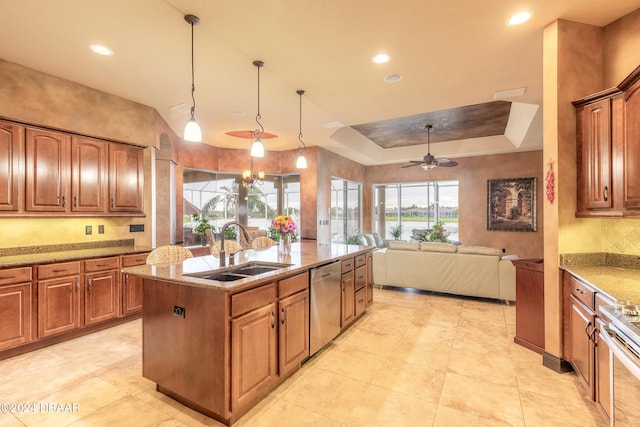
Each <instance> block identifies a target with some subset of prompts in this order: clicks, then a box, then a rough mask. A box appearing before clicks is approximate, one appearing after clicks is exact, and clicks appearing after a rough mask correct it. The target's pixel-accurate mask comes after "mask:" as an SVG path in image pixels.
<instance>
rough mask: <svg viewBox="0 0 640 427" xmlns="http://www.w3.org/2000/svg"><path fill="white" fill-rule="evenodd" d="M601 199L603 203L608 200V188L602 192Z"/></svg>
mask: <svg viewBox="0 0 640 427" xmlns="http://www.w3.org/2000/svg"><path fill="white" fill-rule="evenodd" d="M602 197H603V198H604V201H605V202H606V201H608V200H609V187H607V186H605V187H604V190H602Z"/></svg>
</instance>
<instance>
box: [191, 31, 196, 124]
mask: <svg viewBox="0 0 640 427" xmlns="http://www.w3.org/2000/svg"><path fill="white" fill-rule="evenodd" d="M194 68H195V67H194V61H193V21H191V101H192V102H193V105H192V106H191V115H192V116H193V115H194V113H195V110H196V97H195V94H194V93H195V91H196V84H195V72H194Z"/></svg>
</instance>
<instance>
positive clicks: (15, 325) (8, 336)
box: [0, 283, 31, 350]
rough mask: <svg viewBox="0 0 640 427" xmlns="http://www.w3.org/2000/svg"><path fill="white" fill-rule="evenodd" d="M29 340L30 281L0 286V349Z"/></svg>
mask: <svg viewBox="0 0 640 427" xmlns="http://www.w3.org/2000/svg"><path fill="white" fill-rule="evenodd" d="M30 341H31V283H19V284H15V285H6V286H0V350H5V349H8V348H11V347H15V346H18V345H21V344H25V343H28V342H30Z"/></svg>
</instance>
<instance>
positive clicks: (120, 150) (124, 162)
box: [109, 143, 144, 212]
mask: <svg viewBox="0 0 640 427" xmlns="http://www.w3.org/2000/svg"><path fill="white" fill-rule="evenodd" d="M143 160H144V159H143V151H142V149H141V148H138V147H133V146H131V145H125V144H116V143H112V144H109V211H110V212H142V200H143V199H142V196H143V184H144V162H143Z"/></svg>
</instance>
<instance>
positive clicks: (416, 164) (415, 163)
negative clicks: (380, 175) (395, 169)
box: [401, 160, 424, 168]
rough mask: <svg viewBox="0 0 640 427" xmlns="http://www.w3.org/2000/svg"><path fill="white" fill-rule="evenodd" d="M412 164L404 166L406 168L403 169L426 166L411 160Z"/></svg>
mask: <svg viewBox="0 0 640 427" xmlns="http://www.w3.org/2000/svg"><path fill="white" fill-rule="evenodd" d="M410 162H411V164H410V165H404V166H401V167H403V168H411V167H414V166H420V165H422V164H424V162H419V161H417V160H410Z"/></svg>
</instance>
